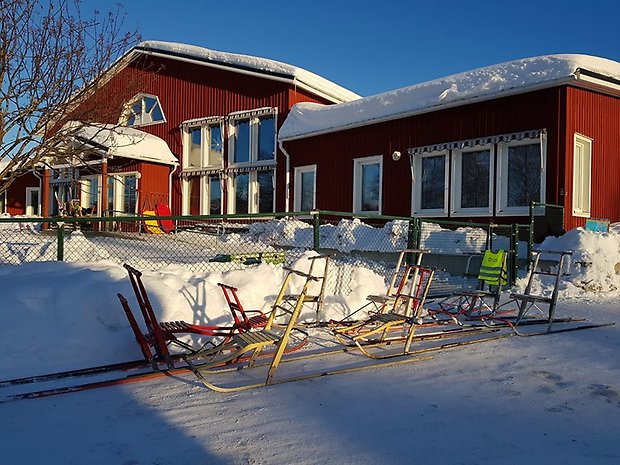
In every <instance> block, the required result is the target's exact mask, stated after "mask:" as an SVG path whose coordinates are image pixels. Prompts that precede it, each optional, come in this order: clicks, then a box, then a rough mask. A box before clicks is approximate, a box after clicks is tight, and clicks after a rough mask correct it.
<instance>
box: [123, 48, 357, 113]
mask: <svg viewBox="0 0 620 465" xmlns="http://www.w3.org/2000/svg"><path fill="white" fill-rule="evenodd" d="M132 51H135V52H139V53H146V54H150V55H164V56H166V57H168V58H172V59H179V60H186V61H187V60H190V61H194V62H197V63H199V64H202V65H205V66H212V67H220V68H226V69H228V70H229V71H236V72H240V73H245V74H258V75H261V76H262V77H267V78H269V79H274V80H280V81H285V82H291V83H293V84H295V85H297V86H299V87H301V88H304V89H305V90H308V91H310V92H312V93H314V94H316V95H320V96H322V97H324V98H326V99H328V100H330V101H332V102H334V103H341V102H348V101H350V100H355V99H359V98H360V96H359V95H357V94H356V93H354V92H351V91H350V90H347V89H345V88H344V87H341V86H339V85H337V84H335V83H333V82H331V81H329V80H327V79H325V78H323V77H321V76H319V75H317V74H314V73H311V72H310V71H306V70H305V69H303V68H298V67H296V66H292V65H289V64H286V63H282V62H280V61H274V60H269V59H267V58H260V57H253V56H249V55H240V54H237V53H228V52H218V51H216V50H210V49H208V48H204V47H198V46H195V45H187V44H180V43H175V42H161V41H154V40H150V41H146V42H141V43H139V44H138V45H136V46H135V47H134V49H133V50H132Z"/></svg>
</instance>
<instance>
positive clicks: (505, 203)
mask: <svg viewBox="0 0 620 465" xmlns="http://www.w3.org/2000/svg"><path fill="white" fill-rule="evenodd" d="M544 140H546V139H543V142H542V143H541V140H540V139H524V140H522V141H511V142H500V143H499V144H498V152H499V157H498V163H499V182H498V186H497V198H498V201H499V202H498V209H497V214H498V215H502V214H503V215H526V214H527V213H528V212H529V206H530V204H531V202H544V201H545V183H544V182H545V159H546V146H545V143H544Z"/></svg>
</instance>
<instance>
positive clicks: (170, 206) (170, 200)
mask: <svg viewBox="0 0 620 465" xmlns="http://www.w3.org/2000/svg"><path fill="white" fill-rule="evenodd" d="M178 167H179V165H178V164H176V165H172V168H171V169H170V174H169V175H168V208H169V209H170V211H172V175H173V174H174V172H175V171H176V170H177V168H178Z"/></svg>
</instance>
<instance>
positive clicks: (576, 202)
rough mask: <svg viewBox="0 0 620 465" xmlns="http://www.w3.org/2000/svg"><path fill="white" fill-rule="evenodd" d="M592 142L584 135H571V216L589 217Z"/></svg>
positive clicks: (590, 205)
mask: <svg viewBox="0 0 620 465" xmlns="http://www.w3.org/2000/svg"><path fill="white" fill-rule="evenodd" d="M592 142H593V139H591V138H589V137H586V136H584V135H581V134H578V133H575V134H574V135H573V216H579V217H583V218H590V212H591V207H592ZM579 158H581V160H579ZM586 164H587V174H586V175H585V176H584V169H583V167H584V165H586ZM586 178H587V179H586ZM586 191H587V194H586ZM586 197H587V201H586V200H584V199H585V198H586Z"/></svg>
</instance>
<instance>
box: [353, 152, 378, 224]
mask: <svg viewBox="0 0 620 465" xmlns="http://www.w3.org/2000/svg"><path fill="white" fill-rule="evenodd" d="M376 164H379V209H378V210H376V211H374V210H373V211H368V210H362V189H363V186H362V168H363V167H364V166H366V165H376ZM382 211H383V155H373V156H370V157H364V158H355V159H354V160H353V213H363V214H366V215H381V212H382Z"/></svg>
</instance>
